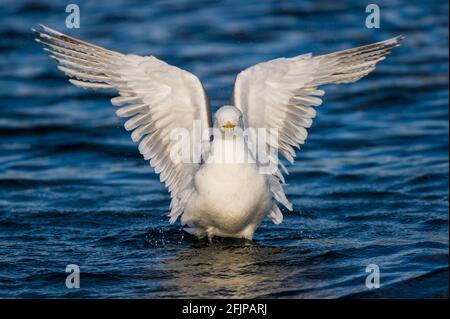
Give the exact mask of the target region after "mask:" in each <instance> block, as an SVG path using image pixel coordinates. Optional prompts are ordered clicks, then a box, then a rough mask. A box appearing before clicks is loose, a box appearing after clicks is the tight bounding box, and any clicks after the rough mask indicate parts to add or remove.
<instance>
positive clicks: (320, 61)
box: [33, 25, 402, 239]
mask: <svg viewBox="0 0 450 319" xmlns="http://www.w3.org/2000/svg"><path fill="white" fill-rule="evenodd" d="M41 28H42V31H35V30H33V31H35V32H37V33H38V34H39V36H40V37H39V38H37V39H36V41H38V42H40V43H42V44H43V45H45V48H44V50H46V51H48V52H49V53H50V57H52V58H53V59H55V60H56V61H57V62H58V63H59V64H60V66H59V67H58V68H59V69H60V70H61V71H63V72H64V73H65V74H66V75H68V76H69V77H70V80H69V81H70V82H71V83H72V84H74V85H76V86H79V87H82V88H94V89H107V88H112V89H115V90H117V91H118V93H119V96H118V97H115V98H113V99H112V100H111V103H112V104H113V105H116V106H119V107H120V108H119V109H118V110H117V111H116V114H117V116H119V117H127V118H129V119H128V120H127V121H126V122H125V129H126V130H128V131H132V133H131V138H132V140H133V141H134V142H139V151H140V153H141V154H142V155H143V156H144V158H145V159H146V160H149V161H150V165H151V166H152V167H153V168H154V169H155V172H156V173H158V174H160V180H161V182H164V184H165V186H166V187H167V189H168V190H169V192H170V195H171V198H172V201H171V204H170V213H169V216H170V222H171V223H173V222H175V221H176V220H177V218H178V217H180V216H181V222H182V224H183V225H185V226H186V228H185V229H186V231H188V232H190V233H192V234H194V235H196V236H198V237H204V236H208V237H209V238H211V237H213V236H224V237H238V238H247V239H252V237H253V233H254V231H255V230H256V229H257V228H258V226H259V225H260V223H261V222H262V220H263V219H264V218H265V217H268V218H270V219H271V220H272V221H273V222H274V223H275V224H279V223H281V222H282V220H283V215H282V213H281V211H280V209H279V208H278V205H277V203H281V204H282V205H283V206H285V207H286V208H287V209H288V210H292V204H291V203H290V202H289V201H288V200H287V198H286V196H285V194H284V191H283V188H282V185H283V184H284V177H283V175H282V172H281V171H280V169H279V166H281V167H282V169H283V170H284V171H285V172H287V170H286V168H285V167H284V166H283V165H282V164H281V162H280V163H278V161H277V159H278V157H277V155H278V154H277V152H279V153H280V154H281V155H283V157H284V158H286V159H287V160H288V161H289V162H291V163H292V162H294V157H295V151H294V147H299V145H300V144H303V143H304V142H305V140H306V138H307V131H306V129H307V128H309V127H310V126H311V124H312V119H313V118H314V117H315V115H316V110H315V109H314V106H318V105H320V104H321V103H322V100H321V98H320V97H321V96H323V94H324V91H322V90H319V89H318V86H320V85H322V84H327V83H335V84H339V83H350V82H354V81H357V80H358V79H360V78H362V77H363V76H365V75H367V74H369V73H370V72H371V71H372V70H374V69H375V65H376V64H377V63H378V62H379V61H381V60H383V59H384V58H385V55H386V54H388V53H389V52H390V50H391V49H392V48H394V47H396V46H398V43H399V41H400V40H401V39H402V37H401V36H398V37H395V38H392V39H389V40H386V41H382V42H378V43H375V44H371V45H366V46H362V47H358V48H354V49H349V50H344V51H339V52H335V53H331V54H326V55H321V56H317V57H313V56H312V54H304V55H300V56H297V57H293V58H280V59H275V60H271V61H268V62H263V63H260V64H257V65H255V66H252V67H250V68H248V69H246V70H244V71H242V72H241V73H239V75H238V76H237V78H236V81H235V84H234V89H233V95H232V97H231V104H233V106H223V107H222V108H220V109H219V110H218V111H217V112H216V114H215V116H214V127H215V128H216V129H218V130H219V134H216V135H214V139H212V141H211V140H210V139H209V138H208V136H207V138H205V137H203V138H200V139H195V138H192V139H190V140H189V148H190V149H191V150H198V149H200V150H201V152H200V154H201V156H198V157H196V156H195V152H193V153H194V155H193V156H192V158H191V160H190V161H174V160H173V158H172V157H171V156H172V155H173V154H171V150H173V149H174V147H175V146H176V145H175V144H176V143H177V141H176V140H174V139H173V138H172V137H171V134H172V132H174V130H176V129H180V128H182V129H185V130H187V132H189V133H190V134H195V132H194V125H193V123H194V121H197V122H198V123H200V129H201V130H204V129H208V128H210V127H212V126H213V125H212V123H211V111H210V106H209V102H208V99H207V97H206V94H205V92H204V90H203V87H202V85H201V83H200V81H199V79H198V78H197V77H196V76H195V75H193V74H191V73H189V72H187V71H184V70H182V69H179V68H177V67H175V66H171V65H169V64H167V63H165V62H163V61H161V60H158V59H157V58H155V57H153V56H146V57H142V56H138V55H133V54H128V55H126V54H121V53H118V52H115V51H110V50H107V49H105V48H102V47H99V46H96V45H93V44H90V43H87V42H84V41H81V40H78V39H76V38H73V37H69V36H67V35H64V34H62V33H60V32H57V31H55V30H53V29H50V28H48V27H46V26H42V25H41ZM249 128H254V129H258V128H265V129H270V128H273V129H276V131H277V132H278V135H273V131H269V138H268V139H267V140H266V142H265V143H266V144H265V147H266V150H267V152H268V160H269V162H270V164H271V165H272V166H273V167H274V169H273V171H272V173H271V174H262V173H261V170H260V169H259V168H260V166H261V163H262V162H261V158H259V157H258V156H255V153H253V152H252V151H251V150H250V149H251V147H250V146H251V145H255V144H256V143H257V142H256V140H255V137H254V136H252V135H249V136H245V137H244V135H243V134H240V133H239V130H238V129H249ZM231 133H232V134H231ZM274 140H276V142H277V143H274ZM274 146H275V147H274ZM243 159H245V160H243Z"/></svg>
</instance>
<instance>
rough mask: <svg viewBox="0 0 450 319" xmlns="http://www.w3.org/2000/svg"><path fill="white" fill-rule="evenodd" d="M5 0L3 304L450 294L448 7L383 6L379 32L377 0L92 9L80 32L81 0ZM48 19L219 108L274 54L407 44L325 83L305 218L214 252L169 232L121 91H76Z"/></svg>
mask: <svg viewBox="0 0 450 319" xmlns="http://www.w3.org/2000/svg"><path fill="white" fill-rule="evenodd" d="M0 2H1V5H0V297H3V298H15V297H19V298H29V297H44V298H47V297H63V298H71V297H81V298H87V297H107V298H116V297H124V298H160V297H215V298H217V297H219V298H222V297H250V298H253V297H273V298H311V297H317V298H336V297H369V298H371V297H374V298H400V297H403V298H422V297H448V253H449V250H448V247H449V246H448V236H449V233H448V225H449V223H448V199H449V198H448V194H449V188H448V168H449V161H448V145H449V135H448V105H449V103H448V35H449V34H448V29H447V28H448V3H447V2H446V1H423V2H420V1H407V0H401V1H400V0H398V1H389V2H384V1H382V2H380V3H379V4H380V7H381V28H380V29H367V28H365V26H364V21H365V18H366V15H367V14H366V13H365V6H366V4H367V3H366V1H355V0H351V1H345V2H340V1H334V0H330V1H320V2H319V1H313V0H311V1H259V0H258V1H241V0H229V1H203V0H202V1H199V0H196V1H174V0H171V1H153V2H150V1H124V0H123V1H122V0H113V1H111V0H110V1H76V3H78V4H80V9H81V28H80V29H78V30H75V29H74V30H68V29H66V28H65V26H64V21H65V18H66V13H65V12H64V9H65V1H56V0H55V1H49V0H46V1H36V2H32V1H17V0H14V1H12V0H11V1H9V0H8V1H5V0H2V1H0ZM69 2H70V1H69ZM69 2H68V3H69ZM102 2H103V4H101V3H102ZM368 3H370V2H368ZM37 23H45V24H47V25H49V26H51V27H54V28H56V29H59V30H61V31H63V32H67V33H69V34H73V35H75V36H77V37H80V38H82V39H85V40H88V41H91V42H93V43H96V44H99V45H103V46H106V47H108V48H111V49H114V50H117V51H122V52H128V53H138V54H147V55H150V54H153V55H155V56H157V57H158V58H161V59H163V60H165V61H167V62H169V63H171V64H175V65H177V66H180V67H182V68H185V69H187V70H189V71H191V72H193V73H195V74H196V75H198V76H199V78H200V79H201V80H202V82H203V83H204V85H205V88H206V90H207V93H208V95H209V96H210V99H211V103H212V105H213V108H214V109H216V108H217V107H218V106H220V105H222V104H225V103H226V102H227V100H228V96H229V94H230V92H231V87H232V83H233V80H234V76H235V75H236V74H237V72H239V71H240V70H242V69H244V68H246V67H248V66H251V65H253V64H255V63H257V62H261V61H264V60H268V59H272V58H276V57H280V56H294V55H298V54H301V53H306V52H314V53H316V54H322V53H326V52H329V51H334V50H338V49H344V48H348V47H352V46H357V45H363V44H367V43H370V42H375V41H379V40H383V39H386V38H389V37H392V36H395V35H398V34H403V35H405V36H406V39H405V40H404V42H403V45H402V47H400V48H398V49H396V50H394V52H393V54H391V55H390V56H389V57H388V59H387V60H386V61H384V62H383V63H381V64H380V65H379V67H378V68H377V69H376V71H375V72H374V73H372V74H371V75H370V76H368V77H366V78H364V79H363V80H361V81H359V82H358V83H355V84H351V85H341V86H327V87H325V89H326V91H327V95H326V96H325V99H324V104H323V105H322V106H320V107H319V109H318V117H317V118H316V120H315V122H314V124H313V127H312V128H311V129H310V130H309V133H310V135H309V139H308V141H307V142H306V144H305V145H304V146H303V147H302V150H301V151H300V152H298V156H297V163H296V164H295V165H293V166H290V167H289V168H290V172H291V174H290V175H289V176H288V178H287V182H288V184H289V185H288V186H287V187H286V192H287V195H288V197H289V199H290V200H291V201H292V202H293V204H294V207H295V211H294V212H293V213H288V212H285V221H284V222H283V223H282V224H281V225H278V226H276V225H273V224H271V223H270V222H269V221H266V222H264V223H263V225H262V226H261V227H260V229H259V230H258V231H257V232H256V236H255V240H254V242H253V243H252V244H248V243H247V244H246V243H243V242H241V241H239V240H225V239H215V240H214V241H213V242H212V243H210V244H209V243H208V242H206V241H198V240H195V239H194V238H192V237H190V236H188V235H186V234H185V233H183V231H182V230H181V228H180V225H179V224H176V225H172V226H171V225H169V224H168V220H167V218H166V217H165V214H166V212H167V210H168V205H169V197H168V194H167V192H166V190H165V188H164V187H163V186H162V185H161V184H160V183H159V181H158V177H157V176H156V175H155V174H154V173H153V172H152V170H151V168H150V166H149V165H148V164H147V163H146V162H145V161H144V160H143V159H142V158H141V156H140V155H139V153H138V151H137V147H136V145H134V144H133V143H132V141H131V140H130V138H129V134H128V133H127V132H126V131H125V130H124V129H123V127H122V125H123V122H124V121H123V120H122V119H119V118H117V117H115V115H114V107H113V106H111V105H110V103H109V99H110V98H111V97H113V93H112V92H93V91H87V90H82V89H79V88H75V87H73V86H72V85H70V84H69V83H68V82H67V80H66V79H65V77H64V76H63V74H62V73H60V72H59V71H57V69H56V64H55V62H54V61H52V60H50V59H49V58H48V57H47V55H46V54H45V52H43V51H42V50H41V48H40V46H39V45H38V44H36V43H35V42H33V34H32V33H31V31H30V28H31V27H36V25H37ZM372 263H374V264H377V265H378V266H379V268H380V272H381V287H380V288H379V289H372V290H369V289H367V288H366V286H365V280H366V276H367V273H366V272H365V269H366V266H367V265H368V264H372ZM68 264H77V265H79V266H80V268H81V288H80V289H67V288H66V286H65V278H66V275H67V274H66V273H65V267H66V265H68Z"/></svg>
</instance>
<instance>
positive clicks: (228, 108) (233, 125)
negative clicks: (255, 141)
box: [214, 105, 242, 133]
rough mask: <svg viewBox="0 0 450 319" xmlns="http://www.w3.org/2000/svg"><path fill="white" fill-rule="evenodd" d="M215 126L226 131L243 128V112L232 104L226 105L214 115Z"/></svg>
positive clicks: (230, 131)
mask: <svg viewBox="0 0 450 319" xmlns="http://www.w3.org/2000/svg"><path fill="white" fill-rule="evenodd" d="M214 127H216V128H218V129H219V130H220V131H222V132H225V133H232V132H234V130H235V129H237V128H240V129H242V113H241V111H239V109H238V108H236V107H234V106H232V105H224V106H222V107H221V108H220V109H218V110H217V112H216V114H215V115H214Z"/></svg>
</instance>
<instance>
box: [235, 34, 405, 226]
mask: <svg viewBox="0 0 450 319" xmlns="http://www.w3.org/2000/svg"><path fill="white" fill-rule="evenodd" d="M402 39H403V37H402V36H397V37H395V38H392V39H388V40H385V41H381V42H378V43H374V44H369V45H365V46H362V47H357V48H352V49H347V50H343V51H338V52H334V53H330V54H325V55H320V56H317V57H313V55H312V54H311V53H308V54H303V55H299V56H296V57H293V58H279V59H275V60H271V61H267V62H263V63H259V64H256V65H254V66H252V67H250V68H248V69H246V70H244V71H242V72H241V73H239V74H238V76H237V77H236V81H235V84H234V88H233V94H232V97H231V104H233V105H234V106H236V107H238V108H239V109H240V110H241V111H242V113H243V120H244V126H245V127H246V128H255V129H257V128H265V129H270V128H276V129H277V130H278V147H275V152H278V153H279V154H281V155H282V156H283V157H284V158H285V159H287V160H288V161H289V162H291V163H293V162H294V158H295V150H294V148H299V146H300V145H301V144H303V143H304V142H305V140H306V138H307V136H308V132H307V131H306V128H309V127H311V125H312V119H313V118H314V117H315V116H316V110H315V108H314V107H317V106H319V105H321V104H322V99H321V97H322V96H323V95H324V93H325V92H324V91H323V90H320V89H318V86H320V85H323V84H328V83H334V84H340V83H351V82H355V81H357V80H359V79H360V78H362V77H364V76H365V75H367V74H369V73H370V72H372V71H373V70H374V69H375V66H376V64H377V63H378V62H380V61H382V60H384V59H385V57H386V55H387V54H389V53H390V52H391V50H392V49H393V48H395V47H397V46H399V42H400V40H402ZM269 146H271V147H272V149H273V146H274V145H273V143H270V145H269V143H267V148H268V149H269ZM270 158H271V159H272V161H274V163H275V164H274V165H276V166H278V165H280V166H281V168H282V169H283V170H284V171H285V172H286V173H287V170H286V168H285V167H284V165H283V164H282V163H281V162H279V163H278V161H277V159H278V158H277V154H272V155H271V156H270ZM274 176H277V177H278V178H277V179H276V180H271V182H270V186H271V191H272V194H273V197H274V198H275V199H276V200H277V201H278V202H280V203H282V204H283V205H284V206H286V207H287V208H288V209H289V210H292V206H291V204H290V203H289V202H288V201H287V199H286V197H285V196H284V192H283V189H282V186H281V183H284V178H283V175H282V174H281V172H280V170H279V169H278V168H276V170H275V172H274ZM269 217H270V218H271V219H272V220H273V221H274V222H275V223H276V222H279V221H280V217H279V214H278V211H277V210H276V209H273V210H272V212H271V213H270V216H269ZM281 218H282V216H281Z"/></svg>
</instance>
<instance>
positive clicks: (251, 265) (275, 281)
mask: <svg viewBox="0 0 450 319" xmlns="http://www.w3.org/2000/svg"><path fill="white" fill-rule="evenodd" d="M283 251H284V249H283V248H276V247H262V246H257V245H247V246H236V247H233V246H231V247H223V246H222V245H215V244H213V245H211V246H209V247H203V248H182V249H180V250H179V251H178V253H177V255H176V256H174V257H173V258H169V259H167V260H164V261H162V262H161V263H160V264H159V265H158V267H161V268H162V269H165V270H170V271H171V272H172V278H170V280H168V281H167V282H165V283H164V291H165V292H164V293H163V296H167V297H169V296H170V297H172V296H173V297H177V296H184V297H205V298H206V297H213V298H218V297H234V298H254V297H258V296H261V295H262V294H264V293H265V292H267V291H271V292H277V291H280V290H282V289H286V288H287V287H288V286H289V278H288V277H289V273H285V272H283V271H280V267H279V265H278V264H277V263H276V261H277V260H279V259H281V258H282V254H283Z"/></svg>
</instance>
